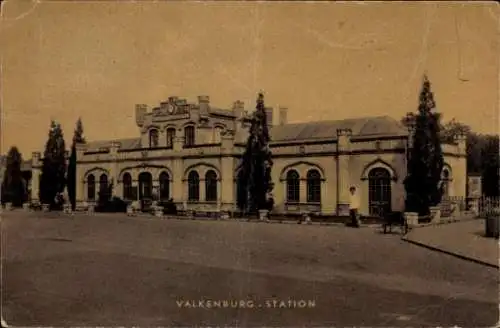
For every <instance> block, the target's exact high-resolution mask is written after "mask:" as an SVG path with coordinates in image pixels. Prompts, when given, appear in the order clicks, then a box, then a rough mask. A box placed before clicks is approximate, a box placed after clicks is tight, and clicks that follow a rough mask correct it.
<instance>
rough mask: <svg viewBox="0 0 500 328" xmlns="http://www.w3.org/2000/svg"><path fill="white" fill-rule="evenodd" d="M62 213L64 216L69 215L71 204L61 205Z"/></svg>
mask: <svg viewBox="0 0 500 328" xmlns="http://www.w3.org/2000/svg"><path fill="white" fill-rule="evenodd" d="M63 212H64V213H65V214H71V212H72V211H71V204H64V205H63Z"/></svg>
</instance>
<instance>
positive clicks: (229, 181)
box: [217, 131, 236, 210]
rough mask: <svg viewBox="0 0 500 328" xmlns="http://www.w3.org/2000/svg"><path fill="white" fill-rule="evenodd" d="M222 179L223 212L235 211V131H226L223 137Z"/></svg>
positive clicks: (220, 180) (219, 185)
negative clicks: (233, 154) (233, 155)
mask: <svg viewBox="0 0 500 328" xmlns="http://www.w3.org/2000/svg"><path fill="white" fill-rule="evenodd" d="M221 138H222V144H221V165H220V168H221V177H220V178H219V181H218V187H219V188H217V189H218V190H220V191H219V197H218V201H219V203H221V207H222V209H223V210H229V209H233V208H234V206H235V205H236V197H235V183H234V169H235V168H234V160H233V157H232V152H233V146H234V133H233V131H226V132H225V133H223V135H222V136H221Z"/></svg>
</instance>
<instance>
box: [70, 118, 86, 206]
mask: <svg viewBox="0 0 500 328" xmlns="http://www.w3.org/2000/svg"><path fill="white" fill-rule="evenodd" d="M79 143H85V138H84V136H83V123H82V120H81V118H78V121H76V128H75V131H74V134H73V142H72V144H71V154H70V157H69V163H68V181H67V187H68V196H69V200H70V202H71V206H72V208H73V210H75V206H76V144H79Z"/></svg>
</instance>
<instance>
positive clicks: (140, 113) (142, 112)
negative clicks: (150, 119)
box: [135, 104, 148, 127]
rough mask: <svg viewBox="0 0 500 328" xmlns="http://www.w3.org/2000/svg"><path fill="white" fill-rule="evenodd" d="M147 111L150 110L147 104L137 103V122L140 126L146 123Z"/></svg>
mask: <svg viewBox="0 0 500 328" xmlns="http://www.w3.org/2000/svg"><path fill="white" fill-rule="evenodd" d="M147 112H148V106H147V105H144V104H137V105H135V122H136V123H137V125H138V126H139V127H142V125H143V124H144V120H145V119H146V114H147Z"/></svg>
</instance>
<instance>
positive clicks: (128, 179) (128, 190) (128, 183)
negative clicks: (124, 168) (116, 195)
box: [123, 173, 132, 200]
mask: <svg viewBox="0 0 500 328" xmlns="http://www.w3.org/2000/svg"><path fill="white" fill-rule="evenodd" d="M123 199H126V200H132V176H131V175H130V173H125V174H124V175H123Z"/></svg>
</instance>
